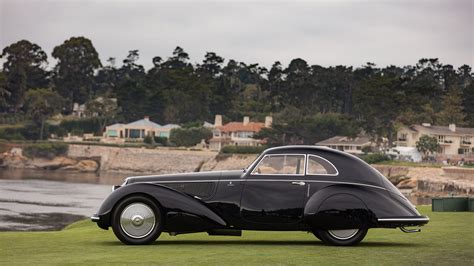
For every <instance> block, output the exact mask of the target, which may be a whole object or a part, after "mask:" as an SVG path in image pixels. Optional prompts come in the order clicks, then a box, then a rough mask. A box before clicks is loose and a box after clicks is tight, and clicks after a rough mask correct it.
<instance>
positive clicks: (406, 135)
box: [398, 133, 408, 141]
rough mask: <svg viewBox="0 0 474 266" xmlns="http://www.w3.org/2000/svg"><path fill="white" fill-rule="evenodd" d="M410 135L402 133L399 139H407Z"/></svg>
mask: <svg viewBox="0 0 474 266" xmlns="http://www.w3.org/2000/svg"><path fill="white" fill-rule="evenodd" d="M407 137H408V134H407V133H401V134H400V138H399V139H398V140H399V141H406V140H407Z"/></svg>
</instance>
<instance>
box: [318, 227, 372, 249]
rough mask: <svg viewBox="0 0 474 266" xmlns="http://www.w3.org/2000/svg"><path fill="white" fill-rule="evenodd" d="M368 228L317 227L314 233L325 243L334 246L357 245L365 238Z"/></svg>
mask: <svg viewBox="0 0 474 266" xmlns="http://www.w3.org/2000/svg"><path fill="white" fill-rule="evenodd" d="M367 231H368V230H367V229H341V230H321V229H316V230H315V231H314V235H315V236H316V237H318V238H319V239H321V240H322V241H323V242H324V243H326V244H329V245H333V246H352V245H357V244H359V243H360V241H362V239H364V237H365V235H366V234H367Z"/></svg>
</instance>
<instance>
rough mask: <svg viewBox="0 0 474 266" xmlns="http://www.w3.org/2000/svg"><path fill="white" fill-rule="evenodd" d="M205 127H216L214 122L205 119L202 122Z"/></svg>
mask: <svg viewBox="0 0 474 266" xmlns="http://www.w3.org/2000/svg"><path fill="white" fill-rule="evenodd" d="M202 126H203V127H214V124H213V123H209V122H207V121H204V123H203V124H202Z"/></svg>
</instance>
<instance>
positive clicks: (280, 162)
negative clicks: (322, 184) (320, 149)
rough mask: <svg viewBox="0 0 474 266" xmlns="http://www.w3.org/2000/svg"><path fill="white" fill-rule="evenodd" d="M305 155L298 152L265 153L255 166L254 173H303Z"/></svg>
mask: <svg viewBox="0 0 474 266" xmlns="http://www.w3.org/2000/svg"><path fill="white" fill-rule="evenodd" d="M304 164H305V156H304V155H299V154H275V155H273V154H272V155H266V156H265V157H264V158H263V159H262V161H260V163H259V164H258V165H257V167H255V169H254V170H253V172H252V174H254V175H255V174H256V175H303V174H304V169H305V168H304V167H305V165H304Z"/></svg>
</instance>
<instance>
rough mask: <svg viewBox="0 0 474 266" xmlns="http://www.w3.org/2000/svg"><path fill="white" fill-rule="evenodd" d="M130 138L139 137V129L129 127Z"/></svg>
mask: <svg viewBox="0 0 474 266" xmlns="http://www.w3.org/2000/svg"><path fill="white" fill-rule="evenodd" d="M129 132H130V138H132V139H137V138H140V129H130V130H129Z"/></svg>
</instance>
